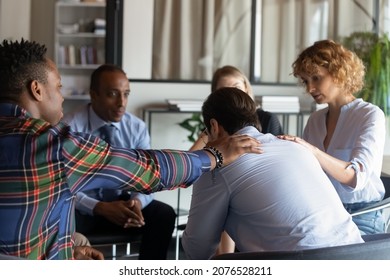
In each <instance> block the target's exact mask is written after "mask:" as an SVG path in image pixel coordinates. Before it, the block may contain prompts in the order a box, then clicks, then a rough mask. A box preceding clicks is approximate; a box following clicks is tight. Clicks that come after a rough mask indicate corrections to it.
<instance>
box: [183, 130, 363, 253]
mask: <svg viewBox="0 0 390 280" xmlns="http://www.w3.org/2000/svg"><path fill="white" fill-rule="evenodd" d="M238 133H239V134H247V135H250V136H253V137H255V138H256V139H258V140H259V141H260V142H261V148H262V149H263V151H264V153H262V154H245V155H242V156H241V157H240V158H238V159H237V160H236V161H234V162H233V163H231V164H229V165H227V166H225V167H222V168H219V169H214V170H213V171H211V172H207V173H205V174H203V175H202V176H201V177H200V178H199V179H198V181H196V182H195V183H194V186H193V189H192V200H191V207H190V213H189V216H188V222H187V226H186V229H185V231H184V234H183V238H182V245H183V248H184V250H185V252H186V254H187V257H188V258H189V259H208V258H210V257H211V256H212V255H213V254H214V253H215V250H216V248H217V246H218V244H219V241H220V238H221V233H222V232H223V231H224V230H225V231H226V232H227V233H228V234H229V235H230V237H231V238H232V239H233V240H234V241H235V243H236V246H237V248H238V250H239V251H240V252H249V251H278V250H300V249H310V248H320V247H329V246H337V245H345V244H352V243H361V242H363V240H362V238H361V236H360V232H359V229H358V228H357V226H356V225H355V224H354V223H353V221H352V218H351V216H350V215H349V213H348V212H347V211H346V210H345V209H344V206H343V205H342V203H341V201H340V198H339V197H338V195H337V192H336V191H335V189H334V188H333V186H332V183H331V182H330V181H329V179H328V177H327V176H326V174H325V173H324V172H323V171H322V169H321V166H320V164H319V162H318V160H317V159H316V158H315V157H314V155H313V154H312V153H310V152H309V151H308V150H307V149H306V148H305V147H303V146H302V145H299V144H297V143H293V142H290V141H285V140H280V139H278V138H276V137H275V136H273V135H271V134H261V133H260V132H259V131H258V130H257V129H255V128H254V127H245V128H244V129H242V130H240V131H239V132H238Z"/></svg>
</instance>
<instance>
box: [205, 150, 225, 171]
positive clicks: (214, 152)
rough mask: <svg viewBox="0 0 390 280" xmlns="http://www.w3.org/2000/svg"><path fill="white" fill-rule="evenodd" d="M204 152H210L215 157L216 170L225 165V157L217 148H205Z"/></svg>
mask: <svg viewBox="0 0 390 280" xmlns="http://www.w3.org/2000/svg"><path fill="white" fill-rule="evenodd" d="M203 150H204V151H208V152H209V153H211V154H212V155H213V156H214V157H215V161H216V164H215V168H220V167H222V165H223V155H222V153H221V152H220V151H218V150H217V148H215V147H204V148H203Z"/></svg>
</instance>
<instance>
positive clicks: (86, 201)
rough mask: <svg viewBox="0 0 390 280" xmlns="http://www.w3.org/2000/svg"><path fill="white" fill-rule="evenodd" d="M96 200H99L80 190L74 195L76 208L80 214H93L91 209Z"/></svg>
mask: <svg viewBox="0 0 390 280" xmlns="http://www.w3.org/2000/svg"><path fill="white" fill-rule="evenodd" d="M98 202H99V200H97V199H94V198H91V197H89V196H87V195H86V194H84V193H82V192H80V193H77V195H76V209H77V210H79V211H80V212H81V213H82V214H87V215H90V216H93V209H94V208H95V206H96V204H97V203H98Z"/></svg>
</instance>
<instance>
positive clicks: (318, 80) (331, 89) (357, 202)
mask: <svg viewBox="0 0 390 280" xmlns="http://www.w3.org/2000/svg"><path fill="white" fill-rule="evenodd" d="M292 67H293V75H294V76H295V77H297V78H299V79H300V80H301V82H302V84H303V86H304V87H305V89H306V92H307V93H309V94H310V95H311V96H312V97H313V99H314V100H315V102H316V103H317V104H328V107H327V108H324V109H322V110H319V111H316V112H313V113H312V114H311V116H310V118H309V120H308V122H307V125H306V127H305V129H304V133H303V137H302V138H303V139H301V138H298V137H294V136H289V135H284V136H280V137H281V138H284V139H287V140H291V141H295V142H298V143H300V144H302V145H304V146H306V147H307V148H309V149H310V150H311V151H312V152H313V154H314V155H315V156H316V157H317V159H318V161H319V162H320V164H321V166H322V168H323V170H324V171H325V172H326V174H327V175H328V176H329V178H330V180H331V181H332V183H333V185H334V187H335V189H336V190H337V192H338V194H339V196H340V198H341V200H342V202H343V204H344V207H345V208H346V209H347V211H349V212H353V211H356V210H358V209H362V208H364V207H367V206H369V205H371V204H373V203H376V202H378V201H380V200H382V198H383V196H384V192H385V189H384V186H383V183H382V181H381V179H380V175H381V169H382V160H383V150H384V144H385V117H384V113H383V112H382V110H381V109H380V108H379V107H377V106H375V105H373V104H371V103H368V102H365V101H363V100H362V99H361V98H356V97H355V94H356V93H358V92H359V91H360V90H361V89H362V88H363V86H364V75H365V69H364V65H363V62H362V60H361V59H360V58H359V57H358V56H357V55H356V54H355V53H354V52H352V51H350V50H348V49H346V48H345V47H343V46H342V45H341V44H338V43H336V42H334V41H331V40H323V41H318V42H316V43H314V44H313V45H312V46H310V47H308V48H307V49H305V50H304V51H303V52H302V53H301V54H300V55H299V56H298V58H297V59H296V60H295V62H294V63H293V65H292ZM313 187H315V186H313ZM353 220H354V222H355V223H356V224H357V225H358V227H359V229H360V231H361V233H362V234H373V233H380V232H384V231H385V222H384V219H383V217H382V210H378V211H374V212H370V213H367V214H362V215H359V216H355V217H353Z"/></svg>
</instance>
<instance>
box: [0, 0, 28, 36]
mask: <svg viewBox="0 0 390 280" xmlns="http://www.w3.org/2000/svg"><path fill="white" fill-rule="evenodd" d="M30 11H31V0H18V1H15V0H0V40H1V41H2V40H4V39H7V40H20V39H21V38H24V39H30V17H31V13H30Z"/></svg>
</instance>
